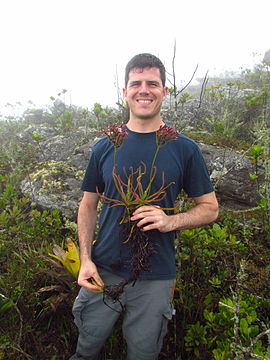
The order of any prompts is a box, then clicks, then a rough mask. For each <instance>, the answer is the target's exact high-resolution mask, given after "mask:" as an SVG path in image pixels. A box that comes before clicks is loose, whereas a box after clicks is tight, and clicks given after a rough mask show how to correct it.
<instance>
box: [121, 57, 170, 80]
mask: <svg viewBox="0 0 270 360" xmlns="http://www.w3.org/2000/svg"><path fill="white" fill-rule="evenodd" d="M153 67H155V68H158V69H159V71H160V78H161V81H162V85H163V86H165V82H166V70H165V67H164V65H163V63H162V62H161V61H160V60H159V58H157V57H156V56H155V55H152V54H148V53H143V54H139V55H135V56H134V57H133V58H132V59H131V60H130V61H129V62H128V63H127V66H126V71H125V86H127V83H128V80H129V73H130V71H131V70H132V69H135V68H137V69H142V70H143V69H145V68H153Z"/></svg>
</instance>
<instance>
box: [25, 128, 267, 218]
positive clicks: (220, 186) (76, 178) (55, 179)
mask: <svg viewBox="0 0 270 360" xmlns="http://www.w3.org/2000/svg"><path fill="white" fill-rule="evenodd" d="M34 133H38V134H40V135H41V136H42V137H43V140H40V141H39V144H38V145H39V146H38V147H36V149H37V151H38V157H39V163H38V165H37V166H36V167H35V169H34V170H33V171H32V172H31V174H29V176H28V177H27V179H25V180H24V181H23V182H22V184H21V189H22V191H23V192H24V193H29V194H30V196H31V199H32V200H33V201H34V202H35V203H36V204H37V205H39V206H40V207H42V208H45V209H53V208H57V209H59V210H60V211H61V212H62V213H63V214H64V215H65V216H66V217H67V218H69V219H74V218H75V216H76V213H77V208H78V203H79V200H80V198H81V196H82V192H81V191H80V183H81V180H82V178H83V174H84V169H85V167H86V165H87V162H88V159H89V155H90V153H91V148H92V146H93V143H94V142H95V141H96V140H97V138H98V137H99V136H100V133H99V132H97V131H91V132H89V131H88V132H87V134H86V133H85V131H84V130H83V129H78V130H77V131H75V132H72V133H67V134H65V135H63V134H62V135H59V134H57V133H56V132H54V131H52V129H50V128H46V127H44V126H40V127H29V128H27V129H26V130H25V131H23V132H22V133H20V134H18V136H19V137H20V140H21V141H28V142H35V140H33V137H32V135H33V134H34ZM200 147H201V150H202V152H203V155H204V157H205V160H206V163H207V166H208V169H209V172H210V175H211V179H212V181H213V183H214V184H215V187H216V191H217V195H218V197H219V201H220V203H221V205H222V206H225V207H227V208H231V209H243V208H249V207H253V206H255V205H256V203H257V201H258V200H259V196H258V191H257V190H258V188H257V186H258V182H259V183H262V182H263V176H264V171H263V167H259V169H258V179H257V180H258V182H257V181H255V180H252V179H251V178H250V174H251V173H254V168H253V165H252V163H251V161H250V159H249V158H248V157H247V156H246V155H245V154H242V153H237V152H233V151H231V150H228V149H222V148H219V147H216V146H212V145H205V144H200Z"/></svg>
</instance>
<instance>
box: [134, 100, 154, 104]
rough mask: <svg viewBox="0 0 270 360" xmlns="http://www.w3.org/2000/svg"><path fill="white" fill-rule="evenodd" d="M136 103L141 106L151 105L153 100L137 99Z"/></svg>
mask: <svg viewBox="0 0 270 360" xmlns="http://www.w3.org/2000/svg"><path fill="white" fill-rule="evenodd" d="M136 101H137V102H138V103H140V104H151V102H152V101H153V100H152V99H137V100H136Z"/></svg>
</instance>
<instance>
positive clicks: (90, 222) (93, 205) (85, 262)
mask: <svg viewBox="0 0 270 360" xmlns="http://www.w3.org/2000/svg"><path fill="white" fill-rule="evenodd" d="M98 201H99V196H98V194H96V193H91V192H84V195H83V198H82V201H81V203H80V206H79V211H78V235H79V244H80V259H81V268H80V272H79V276H78V284H79V285H80V286H83V287H85V288H86V289H87V290H90V291H98V290H100V289H99V288H98V287H97V286H95V285H93V284H91V283H90V282H89V281H88V279H93V280H94V281H95V282H96V283H97V284H98V285H99V286H101V287H102V286H103V285H104V284H103V281H102V279H101V278H100V276H99V274H98V272H97V268H96V265H95V264H94V263H93V261H92V260H91V247H92V242H93V240H94V234H95V228H96V221H97V205H98Z"/></svg>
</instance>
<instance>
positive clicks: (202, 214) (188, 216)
mask: <svg viewBox="0 0 270 360" xmlns="http://www.w3.org/2000/svg"><path fill="white" fill-rule="evenodd" d="M193 200H194V202H195V206H194V207H192V208H191V209H189V210H187V211H186V212H182V213H180V214H174V215H167V214H165V212H164V211H163V210H161V209H159V208H157V207H154V206H142V207H140V208H138V209H137V210H136V211H134V213H133V215H132V217H131V220H133V221H135V220H140V221H139V222H138V224H137V226H139V227H140V228H141V229H142V231H148V230H153V229H157V230H159V231H161V232H168V231H174V230H183V229H192V228H195V227H198V226H202V225H204V224H209V223H210V222H212V221H214V220H216V218H217V217H218V202H217V199H216V195H215V193H214V192H211V193H209V194H205V195H202V196H199V197H196V198H193Z"/></svg>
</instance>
